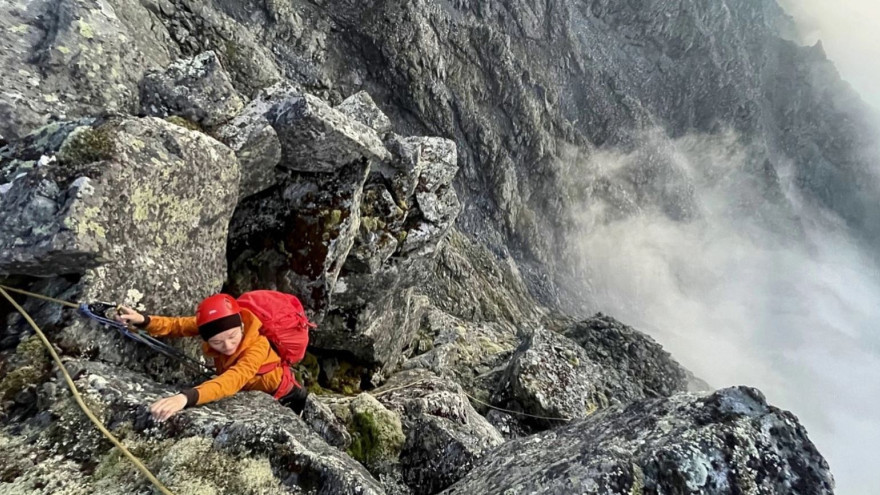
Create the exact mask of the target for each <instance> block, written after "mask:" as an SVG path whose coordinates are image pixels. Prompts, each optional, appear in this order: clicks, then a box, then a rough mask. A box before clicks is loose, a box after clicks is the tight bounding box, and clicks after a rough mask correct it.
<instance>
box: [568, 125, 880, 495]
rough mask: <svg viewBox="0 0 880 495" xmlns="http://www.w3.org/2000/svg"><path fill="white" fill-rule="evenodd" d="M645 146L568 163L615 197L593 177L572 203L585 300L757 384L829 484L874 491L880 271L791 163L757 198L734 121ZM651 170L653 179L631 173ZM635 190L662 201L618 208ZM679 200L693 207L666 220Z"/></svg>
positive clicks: (709, 367)
mask: <svg viewBox="0 0 880 495" xmlns="http://www.w3.org/2000/svg"><path fill="white" fill-rule="evenodd" d="M643 142H644V143H645V144H644V148H645V149H647V150H648V151H647V152H646V151H645V150H644V149H643V150H640V151H639V152H636V153H629V154H623V153H615V152H594V153H592V154H590V155H589V156H587V157H581V158H578V160H579V161H580V162H581V163H580V165H579V166H577V167H573V171H574V170H575V169H578V170H580V171H581V173H582V171H583V170H590V171H591V172H590V176H589V177H578V178H577V180H578V181H581V180H583V181H584V183H585V184H596V183H603V182H604V183H606V184H607V183H611V184H613V185H616V186H618V187H617V189H616V190H617V191H618V193H617V194H615V195H612V196H613V197H612V198H611V199H609V195H608V194H606V193H605V192H599V191H597V190H595V188H594V190H593V191H591V194H590V195H589V198H588V199H586V200H585V201H584V203H583V204H582V205H580V208H579V211H580V212H581V213H580V214H579V215H578V223H579V229H580V233H581V236H580V238H579V240H578V242H577V243H576V244H575V250H576V252H577V255H576V257H577V259H578V260H580V262H581V263H582V264H581V266H580V267H579V273H580V276H581V277H582V280H584V281H586V285H587V292H588V293H587V294H585V296H586V298H587V299H588V300H590V301H592V302H593V305H592V306H591V307H590V309H591V310H593V311H603V312H606V313H608V314H611V315H613V316H615V317H617V318H618V319H621V320H622V321H624V322H625V323H627V324H631V325H633V326H635V327H637V328H639V329H641V330H643V331H645V332H647V333H649V334H651V335H652V336H653V337H654V338H656V339H657V340H658V341H659V342H661V343H662V344H663V345H664V346H665V347H666V348H667V349H668V350H669V351H670V352H671V353H672V354H673V356H675V357H676V358H677V359H678V360H679V361H680V362H681V363H682V364H683V365H685V366H686V367H688V368H689V369H691V370H692V371H693V372H694V373H695V374H696V375H697V376H699V377H701V378H703V379H705V380H706V381H708V382H709V383H710V384H711V385H712V386H713V387H715V388H720V387H725V386H731V385H739V384H746V385H752V386H755V387H758V388H760V389H761V390H762V391H763V392H764V393H765V394H766V396H767V397H768V400H769V401H770V402H771V403H773V404H774V405H777V406H780V407H782V408H784V409H789V410H791V411H793V412H794V413H795V414H796V415H797V416H798V417H799V418H800V419H801V421H802V422H803V424H804V425H805V426H806V428H807V429H808V431H809V434H810V438H811V439H812V440H813V441H814V442H815V443H816V444H817V446H818V448H819V450H820V452H822V454H823V455H824V456H825V457H826V459H828V461H829V463H830V465H831V469H832V473H833V474H834V475H835V478H836V480H837V487H838V490H837V491H838V493H841V494H862V493H865V494H867V493H876V483H877V473H876V468H877V467H878V457H877V454H876V448H877V447H876V446H877V445H880V415H878V414H877V411H878V410H880V332H878V327H880V304H878V301H880V272H878V267H877V266H876V265H875V264H874V261H872V258H871V257H869V256H866V255H865V254H864V253H862V252H861V251H860V248H859V247H858V246H857V245H856V244H855V243H854V242H853V241H852V240H851V239H850V237H849V235H848V234H847V232H846V230H845V228H844V227H843V225H842V222H840V221H839V220H838V219H837V218H835V216H834V215H832V214H830V213H828V212H826V211H823V210H821V209H820V208H818V207H816V206H814V205H812V204H810V202H809V201H808V200H807V199H805V198H803V197H802V196H801V195H800V194H799V193H798V191H797V190H796V189H795V188H794V187H793V186H792V185H791V181H790V180H789V176H788V173H787V171H786V170H785V167H783V169H782V170H780V174H781V177H780V181H781V185H782V194H781V195H779V196H777V200H776V201H775V203H773V202H771V203H768V202H767V201H764V200H763V195H764V194H765V193H764V192H762V191H761V190H760V188H756V187H755V183H754V182H753V181H751V180H750V175H749V173H748V172H747V170H748V169H749V167H748V163H749V157H750V156H751V154H750V153H751V150H749V148H748V146H746V145H744V144H742V143H741V142H740V139H739V137H738V136H736V135H735V134H733V133H732V132H730V133H726V134H723V135H715V136H690V137H687V138H684V139H679V140H676V141H668V140H665V138H663V137H661V136H659V135H646V136H645V137H644V139H643ZM646 160H647V162H646ZM584 161H586V163H583V162H584ZM645 167H647V168H648V169H650V170H652V172H651V174H650V175H651V177H652V179H651V180H652V181H654V182H659V183H661V187H660V188H659V189H658V188H656V187H653V186H646V183H644V182H641V183H640V182H639V181H638V180H634V177H635V176H633V175H632V171H633V170H637V169H644V168H645ZM589 187H590V186H587V188H588V191H589ZM646 187H647V188H648V189H651V188H652V187H653V189H654V192H650V191H649V192H648V193H647V194H646V193H644V189H645V188H646ZM610 189H611V190H615V188H614V187H612V188H610ZM607 190H608V188H607V187H606V188H603V189H602V191H607ZM640 191H642V192H640ZM634 194H635V195H639V194H641V196H640V198H639V201H638V204H645V203H649V204H651V203H653V204H654V205H656V208H652V207H647V208H642V209H640V210H639V211H635V212H633V211H631V209H627V208H625V207H624V208H621V205H626V204H627V202H626V201H625V200H623V201H621V200H620V198H626V197H631V196H633V195H634ZM670 204H672V205H675V208H670V207H669V205H670ZM682 204H683V205H685V208H684V211H687V210H688V206H690V207H692V211H693V214H691V215H690V216H688V218H686V219H685V221H681V219H677V220H675V221H674V220H671V219H670V218H669V211H670V210H672V211H682V208H679V206H680V205H682Z"/></svg>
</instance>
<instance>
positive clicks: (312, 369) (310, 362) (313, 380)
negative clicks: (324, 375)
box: [293, 352, 327, 395]
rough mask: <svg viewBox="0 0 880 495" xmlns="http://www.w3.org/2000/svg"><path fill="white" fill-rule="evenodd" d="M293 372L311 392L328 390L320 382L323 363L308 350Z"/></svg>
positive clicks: (320, 392) (318, 392) (321, 392)
mask: <svg viewBox="0 0 880 495" xmlns="http://www.w3.org/2000/svg"><path fill="white" fill-rule="evenodd" d="M293 374H294V376H296V381H298V382H299V383H301V384H302V385H303V386H304V387H305V388H306V390H308V391H309V392H310V393H313V394H318V395H321V394H324V393H326V392H327V391H326V390H324V388H323V387H321V385H320V384H318V377H319V376H320V374H321V365H320V364H319V363H318V358H316V357H315V355H314V354H312V353H309V352H307V353H306V355H305V356H304V357H303V359H302V361H300V362H299V363H297V364H296V365H295V366H294V367H293Z"/></svg>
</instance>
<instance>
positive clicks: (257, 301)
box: [237, 290, 316, 398]
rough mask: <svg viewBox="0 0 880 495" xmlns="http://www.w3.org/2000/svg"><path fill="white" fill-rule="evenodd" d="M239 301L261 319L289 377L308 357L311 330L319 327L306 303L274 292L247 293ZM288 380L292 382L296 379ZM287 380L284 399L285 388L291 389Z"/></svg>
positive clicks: (269, 369) (271, 368)
mask: <svg viewBox="0 0 880 495" xmlns="http://www.w3.org/2000/svg"><path fill="white" fill-rule="evenodd" d="M237 301H238V304H239V306H241V307H242V308H245V309H247V310H248V311H250V312H251V313H253V314H254V316H256V317H257V318H259V320H260V322H261V323H262V324H263V325H262V327H261V328H260V334H262V335H264V336H265V337H266V338H267V339H269V342H270V343H271V344H272V347H273V348H274V349H275V352H277V353H278V355H279V356H280V357H281V362H282V364H283V365H284V367H285V368H286V370H288V371H286V372H285V376H287V375H289V369H290V365H293V364H296V363H298V362H300V361H301V360H302V358H303V356H305V354H306V347H308V345H309V328H314V327H315V326H316V325H315V324H314V323H312V322H310V321H309V319H308V317H307V316H306V312H305V310H303V306H302V303H300V302H299V299H297V298H296V296H293V295H291V294H285V293H283V292H278V291H274V290H254V291H251V292H245V293H244V294H242V295H241V296H239V298H238V299H237ZM275 367H276V366H275V365H270V367H268V368H266V367H264V368H266V369H264V368H260V370H259V372H258V373H260V374H264V373H268V372H269V371H272V370H273V369H275ZM288 378H290V379H292V377H288ZM286 381H287V379H285V383H284V384H283V385H282V387H279V390H278V392H279V394H280V395H281V396H283V395H284V394H283V393H281V392H285V391H284V390H282V389H288V388H289V386H288V384H287V383H286ZM294 383H295V382H294ZM285 393H286V392H285ZM276 395H278V394H276ZM276 398H277V397H276Z"/></svg>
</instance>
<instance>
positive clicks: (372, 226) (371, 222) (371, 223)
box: [361, 217, 379, 232]
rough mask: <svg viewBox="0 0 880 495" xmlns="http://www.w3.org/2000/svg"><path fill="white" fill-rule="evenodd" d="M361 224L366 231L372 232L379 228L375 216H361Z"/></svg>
mask: <svg viewBox="0 0 880 495" xmlns="http://www.w3.org/2000/svg"><path fill="white" fill-rule="evenodd" d="M361 225H362V226H363V227H364V229H365V230H366V231H367V232H373V231H375V230H376V229H378V228H379V219H378V218H376V217H363V218H361Z"/></svg>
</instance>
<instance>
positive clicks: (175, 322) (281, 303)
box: [116, 291, 314, 421]
mask: <svg viewBox="0 0 880 495" xmlns="http://www.w3.org/2000/svg"><path fill="white" fill-rule="evenodd" d="M290 301H293V305H291V304H289V302H290ZM239 303H241V304H239ZM273 312H275V313H278V314H273ZM255 313H257V314H259V315H260V316H262V321H261V318H258V316H257V314H255ZM276 316H277V317H276ZM116 319H117V320H118V321H120V322H123V323H125V324H127V325H131V326H134V327H138V328H142V329H145V330H146V331H147V332H148V333H149V334H150V335H152V336H154V337H192V336H196V335H199V336H200V337H201V338H202V340H203V343H202V350H203V352H204V353H205V355H206V356H208V357H210V358H213V359H214V366H215V369H216V371H217V376H216V377H214V378H212V379H210V380H207V381H205V382H204V383H202V384H201V385H198V386H196V387H195V388H186V389H183V390H181V392H180V393H178V394H175V395H172V396H170V397H165V398H162V399H159V400H157V401H156V402H154V403H153V404H152V405H151V406H150V413H151V414H152V415H153V417H154V418H155V419H156V420H158V421H165V420H166V419H168V418H170V417H171V416H173V415H174V414H176V413H177V412H178V411H180V410H182V409H183V408H185V407H190V406H195V405H201V404H206V403H208V402H212V401H215V400H218V399H222V398H224V397H229V396H231V395H234V394H235V393H236V392H238V391H239V390H260V391H263V392H266V393H269V394H272V395H273V396H274V397H275V398H276V399H278V402H280V403H281V404H283V405H285V406H287V407H290V408H291V409H293V410H294V412H296V413H297V414H299V413H300V412H301V411H302V409H303V407H304V406H305V402H306V396H307V395H308V392H307V391H306V390H305V388H304V387H302V386H301V385H300V384H299V383H297V382H296V379H295V378H294V376H293V373H292V371H291V370H290V365H292V364H295V363H296V362H298V361H300V360H302V357H303V355H304V354H305V349H306V345H307V344H308V328H309V327H313V326H314V325H312V324H311V323H309V322H308V320H307V319H306V318H305V314H304V313H303V312H302V305H300V304H299V301H298V300H297V299H296V298H295V297H294V296H291V295H289V294H283V293H280V292H275V291H253V292H248V293H245V294H243V295H242V296H241V297H240V298H239V300H238V301H236V299H234V298H233V297H232V296H229V295H227V294H215V295H213V296H210V297H208V298H206V299H205V300H203V301H202V302H201V303H200V304H199V305H198V308H197V310H196V315H195V316H190V317H166V316H154V315H144V314H141V313H139V312H137V311H135V310H134V309H132V308H129V307H127V306H120V307H119V309H118V315H117V317H116ZM264 322H266V323H264ZM273 326H274V328H273ZM267 336H268V337H267ZM270 339H271V342H270ZM273 344H274V345H273ZM282 358H283V359H282Z"/></svg>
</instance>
